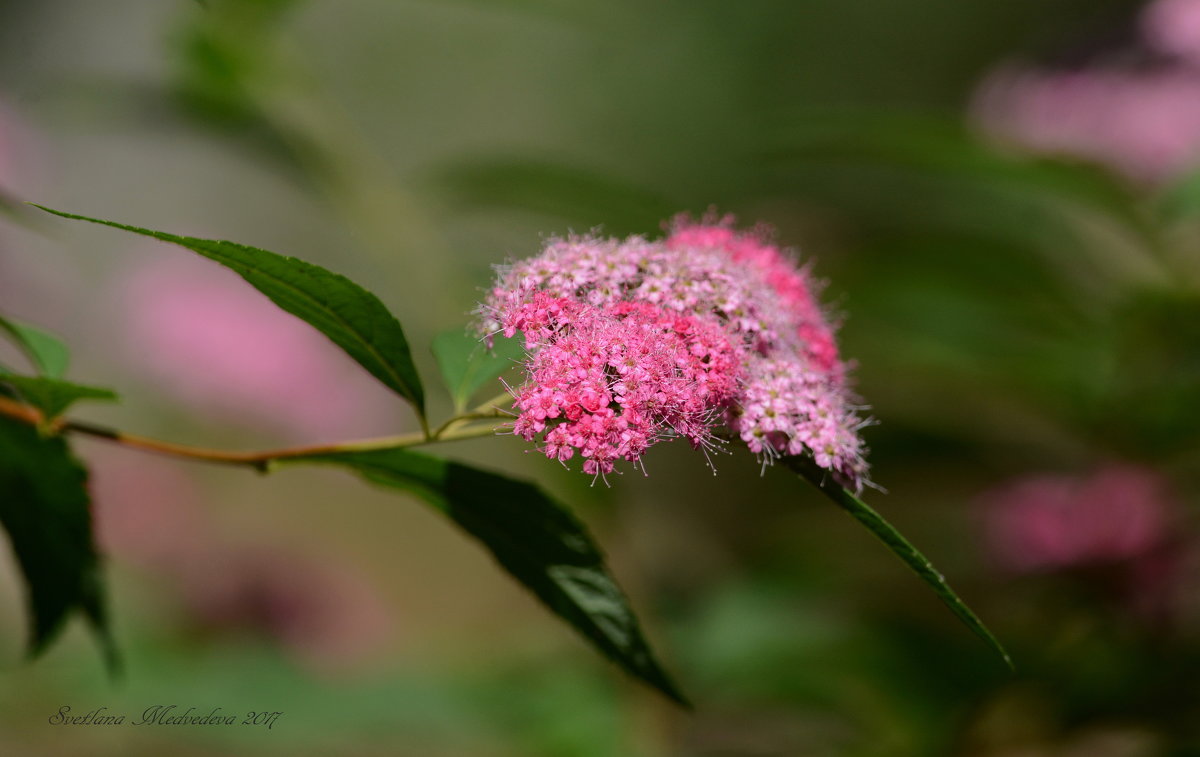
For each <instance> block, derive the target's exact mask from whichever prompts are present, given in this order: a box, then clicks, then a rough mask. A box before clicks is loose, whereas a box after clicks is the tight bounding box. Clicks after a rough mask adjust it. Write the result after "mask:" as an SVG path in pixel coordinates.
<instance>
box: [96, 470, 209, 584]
mask: <svg viewBox="0 0 1200 757" xmlns="http://www.w3.org/2000/svg"><path fill="white" fill-rule="evenodd" d="M87 459H88V463H89V467H90V470H91V473H90V476H89V480H88V488H89V490H90V491H91V495H92V515H93V518H94V520H95V530H96V538H97V541H98V543H99V546H100V549H101V550H102V551H103V552H104V553H106V554H109V555H113V556H115V557H116V558H117V559H119V560H121V561H128V562H130V563H132V564H135V565H139V566H141V567H143V568H148V569H150V570H154V571H160V570H164V569H167V570H169V569H170V567H171V566H173V565H177V564H180V563H181V562H182V561H186V560H188V559H192V558H198V556H199V555H201V554H203V553H204V552H205V551H206V550H207V549H208V548H209V546H208V545H209V544H211V543H212V542H213V539H214V535H213V533H212V531H211V529H210V528H209V527H208V522H207V521H206V519H205V517H204V513H203V511H202V510H201V508H200V505H199V500H198V495H197V492H196V487H195V483H194V481H193V479H192V478H191V477H190V476H188V475H187V473H186V472H184V470H183V469H182V468H181V467H180V465H181V464H180V463H178V462H175V461H170V460H147V459H146V456H145V455H144V454H142V453H139V452H136V451H133V452H131V451H128V450H114V449H112V448H104V447H98V448H96V449H94V450H89V451H88V455H87Z"/></svg>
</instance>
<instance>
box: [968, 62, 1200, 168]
mask: <svg viewBox="0 0 1200 757" xmlns="http://www.w3.org/2000/svg"><path fill="white" fill-rule="evenodd" d="M971 109H972V115H973V118H974V120H975V121H976V122H977V123H978V125H979V126H980V127H981V128H982V129H983V130H984V131H985V132H986V133H989V134H991V135H993V136H994V137H996V138H998V139H1000V140H1002V141H1005V142H1011V143H1015V144H1016V145H1019V146H1021V147H1024V148H1026V149H1029V150H1032V151H1034V152H1041V153H1049V154H1058V155H1064V156H1071V157H1077V158H1084V159H1088V160H1093V161H1096V162H1099V163H1102V164H1105V165H1108V166H1109V167H1111V168H1112V169H1114V170H1116V171H1118V172H1119V173H1122V174H1124V175H1125V176H1128V177H1129V178H1130V179H1132V180H1134V181H1136V182H1139V183H1142V184H1147V185H1156V184H1161V183H1164V182H1169V181H1171V180H1172V179H1176V178H1178V177H1180V176H1181V175H1182V174H1184V173H1186V172H1187V171H1189V170H1190V169H1192V168H1195V167H1196V166H1197V164H1198V163H1200V71H1195V70H1192V69H1190V68H1187V67H1183V66H1167V67H1159V68H1156V69H1150V70H1124V69H1119V68H1091V69H1079V70H1072V71H1049V70H1045V71H1044V70H1038V69H1029V68H1021V67H1014V66H1008V67H1004V68H1001V69H1000V70H998V71H997V72H996V73H994V74H993V75H992V76H990V77H989V78H988V79H987V80H986V81H985V82H984V83H983V85H982V86H981V87H980V89H979V91H978V92H977V93H976V95H975V98H974V101H973V103H972V106H971Z"/></svg>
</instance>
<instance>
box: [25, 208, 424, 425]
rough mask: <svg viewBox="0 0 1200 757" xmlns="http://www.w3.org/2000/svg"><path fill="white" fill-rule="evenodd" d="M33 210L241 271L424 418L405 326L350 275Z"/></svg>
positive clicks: (236, 247) (229, 246)
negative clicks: (142, 239)
mask: <svg viewBox="0 0 1200 757" xmlns="http://www.w3.org/2000/svg"><path fill="white" fill-rule="evenodd" d="M31 204H33V203H31ZM33 205H34V207H37V208H41V209H42V210H44V211H46V212H47V213H53V214H54V215H56V216H61V217H63V218H70V219H74V220H77V221H88V222H89V223H97V224H101V225H103V226H111V227H113V228H114V229H122V230H123V231H130V232H133V233H134V234H141V235H142V236H147V237H152V238H154V239H158V240H161V241H163V242H170V243H171V244H177V245H179V246H180V247H186V248H187V249H189V250H191V251H193V252H196V253H198V254H200V255H202V256H204V257H206V258H208V259H209V260H214V261H216V262H218V263H220V264H221V265H223V266H225V267H227V268H229V269H231V270H233V271H235V272H236V273H237V274H238V275H240V276H241V277H242V278H243V279H245V280H246V281H248V282H250V284H251V285H253V286H254V288H255V289H257V290H258V291H260V292H262V293H263V294H265V295H266V296H267V297H269V298H270V299H271V301H272V302H274V303H275V304H276V305H278V306H279V307H281V308H283V309H284V310H286V311H287V312H289V313H291V314H292V315H294V316H296V317H298V318H300V319H302V320H304V321H305V322H307V323H308V324H309V325H311V326H313V327H314V328H316V329H317V330H318V331H320V332H321V333H322V334H324V335H325V336H327V337H329V339H330V340H331V341H333V343H334V344H336V345H337V346H339V347H341V348H342V349H343V350H345V351H346V353H347V354H348V355H350V357H352V358H354V359H355V360H356V361H358V363H359V365H361V366H362V367H363V368H366V369H367V371H369V372H370V373H371V375H372V376H374V377H375V378H377V379H379V380H380V381H382V382H383V383H384V384H385V385H387V386H388V387H389V388H390V389H392V390H393V391H395V392H396V393H397V394H399V395H400V396H402V397H404V398H405V399H407V400H409V401H410V402H412V403H413V405H414V406H415V407H416V409H417V412H418V413H420V414H421V416H422V418H424V414H425V392H424V389H423V388H422V386H421V379H420V376H418V375H417V368H416V366H415V365H414V364H413V361H412V354H411V352H410V351H409V347H408V340H407V339H406V338H405V337H404V330H403V329H402V328H401V327H400V322H399V321H397V320H396V318H395V316H393V315H392V314H391V313H390V312H388V310H387V308H386V307H384V305H383V303H382V302H380V301H379V298H378V297H376V296H375V295H373V294H371V293H370V292H368V291H367V290H365V289H363V288H362V287H360V286H359V285H358V284H355V283H354V282H353V281H350V280H349V279H347V278H346V277H345V276H341V275H339V274H336V273H332V272H330V271H327V270H325V269H324V268H321V267H320V266H316V265H313V264H311V263H306V262H304V261H302V260H297V259H296V258H289V257H285V256H283V255H278V254H276V253H273V252H268V251H267V250H260V249H258V248H255V247H249V246H247V245H244V244H238V243H236V242H224V241H218V240H212V239H198V238H196V237H181V236H176V235H174V234H168V233H166V232H162V231H153V230H150V229H142V228H138V227H136V226H127V225H125V224H121V223H115V222H113V221H104V220H100V219H98V218H88V217H87V216H80V215H75V214H73V213H64V212H62V211H59V210H52V209H50V208H46V207H43V206H41V205H37V204H33Z"/></svg>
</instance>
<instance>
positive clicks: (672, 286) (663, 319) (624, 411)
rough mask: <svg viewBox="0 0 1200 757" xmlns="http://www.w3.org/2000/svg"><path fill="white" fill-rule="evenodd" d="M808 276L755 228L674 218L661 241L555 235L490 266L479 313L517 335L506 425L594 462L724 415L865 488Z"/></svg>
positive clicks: (691, 435) (603, 464)
mask: <svg viewBox="0 0 1200 757" xmlns="http://www.w3.org/2000/svg"><path fill="white" fill-rule="evenodd" d="M813 288H814V286H813V282H812V281H811V279H810V278H809V276H808V273H807V271H806V270H804V269H801V268H798V267H797V266H796V264H795V263H794V262H793V260H792V258H791V257H790V256H789V255H788V254H786V253H784V252H783V251H782V250H780V249H779V248H778V247H776V246H775V245H774V244H772V243H771V242H770V241H769V240H768V237H767V235H766V234H765V233H764V232H742V231H738V230H736V229H735V228H733V226H732V219H729V218H725V219H720V220H717V219H713V218H708V219H705V220H704V221H703V222H701V223H694V222H690V221H688V220H686V219H683V218H680V219H676V221H675V222H674V223H673V225H672V227H671V230H670V234H669V235H668V237H667V238H666V239H665V240H661V241H650V240H647V239H644V238H641V237H630V238H628V239H624V240H616V239H601V238H597V237H592V236H579V237H571V238H568V239H555V240H551V241H550V242H549V243H548V244H547V245H546V248H545V249H544V250H543V252H542V254H541V255H538V256H536V257H533V258H529V259H526V260H521V261H518V262H516V263H514V264H512V265H511V266H507V267H505V268H503V269H502V270H501V271H500V275H499V277H498V281H497V282H496V284H495V286H494V288H493V289H492V292H491V296H490V297H489V298H488V299H487V301H486V302H485V304H484V305H483V307H482V309H481V315H482V317H483V329H484V331H485V332H486V333H488V334H496V333H503V334H504V335H506V336H509V337H511V336H515V335H516V334H517V333H521V334H522V335H523V336H524V339H525V347H526V350H527V352H528V359H527V361H526V369H527V372H528V381H527V382H526V383H525V384H523V385H522V386H521V387H519V388H517V389H515V390H514V397H515V400H516V408H517V410H518V411H519V414H518V416H517V419H516V421H515V422H514V424H513V431H514V432H515V433H516V434H517V435H519V436H521V437H523V438H524V439H526V440H529V441H535V440H540V443H541V446H540V447H539V449H540V451H542V452H543V453H544V454H545V455H546V456H547V457H549V458H551V459H556V460H559V461H563V462H566V461H567V460H570V459H571V458H573V457H574V456H575V455H576V454H578V455H579V456H580V457H581V458H582V459H583V466H582V467H583V470H584V472H585V473H589V474H591V475H599V476H604V475H606V474H608V473H611V472H613V471H614V468H615V465H616V463H617V462H618V461H620V460H625V461H628V462H633V463H637V462H638V461H640V460H641V457H642V455H643V454H644V453H645V452H646V450H647V449H649V448H650V447H651V446H653V445H654V444H655V443H657V442H659V441H662V440H664V439H667V438H673V437H682V438H685V439H687V440H688V441H689V442H690V443H691V444H692V446H693V447H695V448H697V449H704V450H705V451H708V450H711V449H714V448H715V443H716V442H717V440H718V439H719V438H721V435H719V433H718V432H719V430H720V429H722V428H724V429H728V431H729V432H731V434H732V435H733V436H737V437H740V438H741V439H742V440H743V441H745V442H746V443H747V445H748V446H749V447H750V449H751V450H752V451H753V452H754V453H755V454H757V455H759V456H760V457H761V458H762V459H763V460H764V462H769V461H771V460H773V459H774V458H775V457H778V456H780V455H809V456H811V457H812V458H813V459H814V460H816V462H817V463H818V464H819V465H821V466H822V467H824V468H827V469H828V470H829V471H830V472H831V473H833V474H834V475H835V476H836V477H837V478H838V479H839V480H841V481H842V482H843V483H845V484H847V485H850V486H853V487H855V488H860V487H861V486H862V485H863V483H864V481H865V476H866V471H867V466H866V463H865V461H864V459H863V454H864V452H865V448H864V447H863V444H862V441H861V440H860V439H859V436H858V430H859V429H860V428H861V426H862V425H863V422H862V421H861V420H860V419H859V418H858V416H857V415H856V408H855V407H854V405H853V404H852V402H851V398H850V396H849V393H848V390H847V388H846V385H845V384H846V382H845V373H846V368H845V364H844V363H843V362H842V361H841V359H840V357H839V355H838V350H837V345H836V342H835V340H834V329H833V327H832V326H831V325H830V323H829V321H828V320H827V319H826V317H825V315H824V314H823V313H822V312H821V309H820V307H819V305H818V304H817V300H816V298H815V296H814V294H813Z"/></svg>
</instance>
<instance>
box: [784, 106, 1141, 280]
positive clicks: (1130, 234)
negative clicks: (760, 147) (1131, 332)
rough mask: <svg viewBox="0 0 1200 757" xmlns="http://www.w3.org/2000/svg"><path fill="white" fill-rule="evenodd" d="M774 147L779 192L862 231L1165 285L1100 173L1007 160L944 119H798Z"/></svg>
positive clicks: (1137, 213)
mask: <svg viewBox="0 0 1200 757" xmlns="http://www.w3.org/2000/svg"><path fill="white" fill-rule="evenodd" d="M775 144H776V147H774V148H772V149H770V150H768V151H766V152H765V154H764V158H765V159H766V160H768V161H770V164H771V165H772V166H773V168H774V170H775V172H776V174H777V176H778V177H779V179H778V180H779V182H780V186H779V188H780V189H781V190H782V191H788V192H795V191H797V190H799V191H801V192H803V193H804V194H806V195H810V196H812V197H813V198H816V199H819V200H823V201H827V202H829V203H830V204H831V205H836V207H837V208H838V209H839V211H841V212H848V213H851V214H853V215H854V216H855V217H856V220H858V221H859V222H860V223H866V224H871V223H874V224H880V225H883V226H884V227H889V228H890V227H899V228H903V229H910V230H922V231H929V230H935V229H936V230H939V231H946V230H951V231H954V232H956V233H970V234H974V235H978V236H981V237H984V238H990V239H996V240H1004V241H1007V242H1009V243H1016V244H1019V245H1021V246H1024V247H1027V248H1029V249H1037V250H1039V251H1041V252H1042V253H1043V254H1046V253H1049V254H1051V255H1052V256H1057V257H1058V258H1059V259H1060V260H1061V261H1062V262H1063V265H1067V264H1069V265H1070V267H1071V269H1072V271H1073V272H1076V274H1077V272H1078V270H1079V263H1080V262H1081V260H1082V261H1083V262H1086V263H1087V264H1088V265H1090V266H1093V267H1095V268H1096V270H1097V272H1101V271H1102V272H1104V273H1105V275H1106V277H1108V278H1113V277H1115V278H1117V279H1120V280H1124V279H1127V278H1130V277H1135V278H1141V279H1144V280H1153V279H1161V278H1162V276H1163V271H1162V267H1161V264H1160V262H1159V261H1158V260H1157V257H1156V256H1157V253H1158V251H1159V250H1160V249H1161V247H1162V239H1161V235H1160V233H1159V231H1158V229H1157V227H1156V225H1155V223H1154V222H1153V219H1152V218H1150V216H1149V214H1148V213H1146V211H1145V207H1144V203H1142V202H1141V198H1140V197H1139V196H1138V195H1137V194H1135V192H1134V191H1133V190H1132V188H1130V187H1129V186H1128V185H1127V184H1125V183H1123V182H1122V181H1120V180H1119V179H1117V178H1116V177H1114V176H1113V175H1112V174H1111V173H1109V172H1107V171H1105V170H1103V169H1102V168H1100V167H1098V166H1095V165H1091V164H1087V163H1084V162H1076V161H1067V160H1062V159H1054V158H1045V157H1034V156H1029V155H1017V154H1011V153H1007V152H1004V151H1001V150H999V149H996V148H993V147H992V146H991V145H989V144H987V143H986V142H984V141H983V140H981V139H980V138H978V137H977V136H976V135H974V134H973V133H972V132H971V131H970V130H969V129H968V128H967V127H966V126H965V125H963V124H962V123H960V122H958V121H957V120H952V119H949V118H939V117H936V116H933V115H918V114H896V113H890V112H887V111H879V110H869V109H863V110H852V111H838V110H833V111H822V110H802V111H799V112H797V113H796V114H795V115H794V117H792V118H789V119H787V120H786V122H785V125H784V126H783V127H782V128H781V129H780V131H779V134H778V137H777V140H776V143H775ZM1099 229H1103V233H1101V232H1100V231H1099ZM1081 256H1084V257H1083V258H1081Z"/></svg>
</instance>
